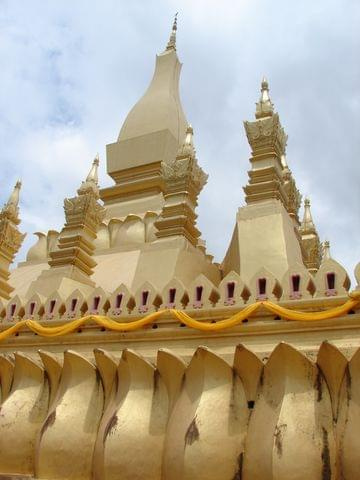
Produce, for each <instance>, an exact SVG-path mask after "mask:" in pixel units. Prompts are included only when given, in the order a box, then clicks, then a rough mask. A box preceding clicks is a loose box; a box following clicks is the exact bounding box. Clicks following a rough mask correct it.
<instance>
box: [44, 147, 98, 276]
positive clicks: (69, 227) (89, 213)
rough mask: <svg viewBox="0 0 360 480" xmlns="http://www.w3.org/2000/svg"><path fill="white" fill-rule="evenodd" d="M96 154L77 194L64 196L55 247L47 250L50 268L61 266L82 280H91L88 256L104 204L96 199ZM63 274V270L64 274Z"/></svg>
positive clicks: (93, 264) (92, 266) (91, 252)
mask: <svg viewBox="0 0 360 480" xmlns="http://www.w3.org/2000/svg"><path fill="white" fill-rule="evenodd" d="M98 166H99V158H98V156H97V157H96V158H95V160H94V161H93V164H92V167H91V169H90V172H89V174H88V176H87V177H86V180H85V182H82V184H81V186H80V188H79V189H78V191H77V193H78V195H77V196H76V197H74V198H70V199H67V198H66V199H65V200H64V210H65V218H66V222H65V226H64V228H63V229H62V231H61V232H60V235H59V240H58V246H57V249H56V250H54V251H52V252H50V258H51V260H49V265H50V267H51V269H54V268H59V267H65V268H66V269H67V270H68V276H70V277H71V278H73V279H75V280H78V281H82V282H84V283H90V284H92V283H93V282H92V281H91V280H90V277H91V275H92V273H93V268H94V267H95V266H96V262H95V260H94V259H93V258H92V255H93V252H94V250H95V246H94V240H95V239H96V235H97V231H98V228H99V226H100V224H101V222H102V221H103V219H104V216H105V208H104V207H103V206H102V205H101V204H100V203H99V202H98V200H99V187H98ZM64 275H65V274H64Z"/></svg>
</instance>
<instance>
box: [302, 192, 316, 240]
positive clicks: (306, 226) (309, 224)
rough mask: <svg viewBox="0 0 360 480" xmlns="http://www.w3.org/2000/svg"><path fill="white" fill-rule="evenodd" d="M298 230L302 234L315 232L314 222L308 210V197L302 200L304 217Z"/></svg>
mask: <svg viewBox="0 0 360 480" xmlns="http://www.w3.org/2000/svg"><path fill="white" fill-rule="evenodd" d="M300 230H301V232H302V233H303V234H308V233H315V232H316V228H315V224H314V221H313V218H312V215H311V210H310V199H309V198H308V197H306V198H305V200H304V217H303V221H302V222H301V227H300Z"/></svg>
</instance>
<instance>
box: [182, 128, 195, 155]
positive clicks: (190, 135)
mask: <svg viewBox="0 0 360 480" xmlns="http://www.w3.org/2000/svg"><path fill="white" fill-rule="evenodd" d="M195 153H196V152H195V147H194V130H193V128H192V126H191V125H190V124H189V125H188V126H187V129H186V132H185V140H184V143H183V144H182V145H181V147H180V148H179V152H178V155H181V156H183V155H187V156H191V157H195Z"/></svg>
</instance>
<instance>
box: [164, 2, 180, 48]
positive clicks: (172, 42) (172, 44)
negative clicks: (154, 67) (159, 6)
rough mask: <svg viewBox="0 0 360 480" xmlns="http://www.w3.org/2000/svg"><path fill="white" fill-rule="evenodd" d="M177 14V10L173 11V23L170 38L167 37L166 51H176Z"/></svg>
mask: <svg viewBox="0 0 360 480" xmlns="http://www.w3.org/2000/svg"><path fill="white" fill-rule="evenodd" d="M177 16H178V12H176V13H175V17H174V23H173V26H172V30H171V34H170V38H169V41H168V44H167V45H166V51H169V50H175V51H176V30H177Z"/></svg>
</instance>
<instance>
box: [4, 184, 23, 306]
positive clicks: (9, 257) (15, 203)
mask: <svg viewBox="0 0 360 480" xmlns="http://www.w3.org/2000/svg"><path fill="white" fill-rule="evenodd" d="M20 189H21V182H20V181H17V182H16V185H15V187H14V189H13V191H12V193H11V195H10V197H9V200H8V201H7V202H6V204H5V205H4V207H3V209H2V210H1V212H0V297H2V298H5V299H9V298H10V293H11V292H12V291H13V290H14V288H13V287H11V286H10V285H9V283H8V280H9V276H10V273H9V267H10V265H11V264H12V263H13V261H14V258H15V255H16V253H17V252H18V251H19V249H20V247H21V245H22V242H23V240H24V238H25V236H26V234H23V233H21V232H20V231H19V229H18V225H19V223H20V218H19V197H20Z"/></svg>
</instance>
